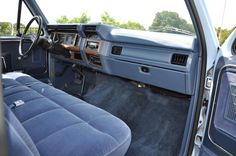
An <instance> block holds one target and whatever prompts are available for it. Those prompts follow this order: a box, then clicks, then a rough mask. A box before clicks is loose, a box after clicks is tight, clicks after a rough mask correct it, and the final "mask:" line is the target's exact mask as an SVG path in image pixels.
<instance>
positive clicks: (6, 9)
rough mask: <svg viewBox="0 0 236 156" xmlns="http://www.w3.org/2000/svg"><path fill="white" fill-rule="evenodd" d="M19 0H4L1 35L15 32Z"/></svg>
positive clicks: (0, 24) (1, 14)
mask: <svg viewBox="0 0 236 156" xmlns="http://www.w3.org/2000/svg"><path fill="white" fill-rule="evenodd" d="M17 9H18V0H10V1H4V3H1V5H0V36H9V35H13V34H15V29H14V26H15V25H16V20H17Z"/></svg>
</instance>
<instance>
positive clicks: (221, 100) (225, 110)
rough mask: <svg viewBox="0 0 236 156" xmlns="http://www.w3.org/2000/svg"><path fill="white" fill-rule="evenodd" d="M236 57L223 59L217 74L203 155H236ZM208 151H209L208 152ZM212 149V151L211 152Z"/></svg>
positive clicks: (218, 65)
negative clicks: (209, 152) (208, 153)
mask: <svg viewBox="0 0 236 156" xmlns="http://www.w3.org/2000/svg"><path fill="white" fill-rule="evenodd" d="M235 60H236V57H235V56H231V57H230V58H224V57H221V58H220V59H219V61H218V63H217V67H216V72H215V76H214V77H215V78H216V79H215V80H214V83H213V84H215V86H214V88H213V98H212V108H211V112H210V114H211V115H210V118H209V121H208V123H209V124H208V127H207V133H206V134H205V138H204V142H203V145H202V149H201V155H207V154H206V151H211V152H212V153H215V154H217V155H235V154H236V62H235ZM206 149H208V150H206ZM209 149H210V150H209Z"/></svg>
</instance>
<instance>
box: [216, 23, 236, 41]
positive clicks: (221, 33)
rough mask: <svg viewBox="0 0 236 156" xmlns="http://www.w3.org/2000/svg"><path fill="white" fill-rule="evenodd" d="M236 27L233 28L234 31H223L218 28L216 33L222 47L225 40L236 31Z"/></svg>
mask: <svg viewBox="0 0 236 156" xmlns="http://www.w3.org/2000/svg"><path fill="white" fill-rule="evenodd" d="M235 28H236V27H234V28H232V29H229V30H228V29H222V28H220V27H218V28H216V33H217V37H218V39H219V42H220V45H222V44H223V43H224V42H225V40H226V39H227V38H228V37H229V35H230V34H231V33H232V31H233V30H234V29H235Z"/></svg>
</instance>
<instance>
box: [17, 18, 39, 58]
mask: <svg viewBox="0 0 236 156" xmlns="http://www.w3.org/2000/svg"><path fill="white" fill-rule="evenodd" d="M34 21H36V22H37V23H38V30H37V31H36V34H33V33H27V32H28V30H29V28H30V26H31V25H32V23H33V22H34ZM41 31H42V18H41V17H40V16H34V17H33V18H32V19H31V20H30V21H29V23H28V24H27V25H26V27H25V30H24V32H23V34H22V35H21V38H20V44H19V55H20V56H28V54H29V53H30V51H31V49H32V48H33V47H34V46H35V45H36V44H37V42H38V40H39V37H40V34H41ZM25 43H27V44H28V45H27V48H25V46H24V44H25Z"/></svg>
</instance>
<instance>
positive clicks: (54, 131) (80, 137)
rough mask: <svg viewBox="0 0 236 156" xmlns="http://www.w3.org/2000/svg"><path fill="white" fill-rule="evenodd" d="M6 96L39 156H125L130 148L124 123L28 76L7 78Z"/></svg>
mask: <svg viewBox="0 0 236 156" xmlns="http://www.w3.org/2000/svg"><path fill="white" fill-rule="evenodd" d="M3 93H4V102H5V103H6V104H7V105H8V106H9V107H12V106H13V107H12V109H11V111H12V112H13V113H14V115H15V116H16V118H17V119H18V120H19V122H20V123H21V125H22V126H23V127H24V129H25V130H26V132H27V133H28V134H29V136H30V137H31V139H32V141H33V143H34V144H35V146H36V148H37V150H38V152H39V153H40V155H43V156H49V155H50V156H51V155H57V156H67V155H70V156H73V155H93V156H96V155H97V156H100V155H124V154H125V153H126V151H127V149H128V147H129V145H130V141H131V132H130V129H129V127H128V126H127V125H126V124H125V123H124V122H123V121H121V120H120V119H118V118H117V117H115V116H113V115H111V114H110V113H108V112H106V111H104V110H102V109H100V108H97V107H95V106H93V105H90V104H88V103H86V102H84V101H82V100H80V99H78V98H75V97H73V96H71V95H68V94H67V93H65V92H63V91H61V90H58V89H56V88H54V87H52V86H49V85H47V84H44V83H42V82H40V81H38V80H36V79H34V78H32V77H30V76H28V75H25V74H19V73H8V74H6V75H4V76H3ZM19 101H21V103H23V104H22V105H20V106H16V107H14V106H15V105H14V104H15V103H17V102H19Z"/></svg>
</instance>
